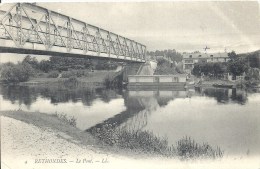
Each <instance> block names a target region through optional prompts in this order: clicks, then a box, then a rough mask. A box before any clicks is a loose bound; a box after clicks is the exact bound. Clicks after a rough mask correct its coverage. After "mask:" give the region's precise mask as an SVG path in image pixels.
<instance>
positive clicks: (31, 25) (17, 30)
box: [0, 3, 146, 62]
mask: <svg viewBox="0 0 260 169" xmlns="http://www.w3.org/2000/svg"><path fill="white" fill-rule="evenodd" d="M0 52H10V53H26V52H30V53H37V54H46V53H50V54H52V53H54V54H62V55H63V54H73V55H81V56H86V57H98V58H111V59H119V60H126V61H135V62H145V60H146V59H145V56H146V46H144V45H143V44H141V43H138V42H135V41H133V40H130V39H128V38H126V37H123V36H120V35H118V34H115V33H112V32H109V31H107V30H105V29H102V28H99V27H96V26H94V25H90V24H87V23H85V22H82V21H80V20H77V19H74V18H71V17H69V16H66V15H63V14H60V13H57V12H54V11H50V10H48V9H46V8H43V7H40V6H36V5H32V4H29V3H17V4H4V5H2V6H1V9H0Z"/></svg>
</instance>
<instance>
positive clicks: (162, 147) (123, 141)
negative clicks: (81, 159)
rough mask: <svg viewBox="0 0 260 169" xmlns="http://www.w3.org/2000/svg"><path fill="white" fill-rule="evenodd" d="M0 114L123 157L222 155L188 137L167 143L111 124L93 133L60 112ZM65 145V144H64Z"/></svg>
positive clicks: (219, 151) (211, 157)
mask: <svg viewBox="0 0 260 169" xmlns="http://www.w3.org/2000/svg"><path fill="white" fill-rule="evenodd" d="M0 114H1V116H5V117H10V118H13V119H16V120H19V121H22V122H25V123H27V124H30V125H33V126H36V127H39V128H40V129H43V130H50V129H51V130H52V131H54V133H64V134H65V135H63V134H59V137H61V138H62V139H65V140H67V141H69V142H71V143H77V145H79V146H87V147H89V146H90V147H91V149H92V150H95V151H101V152H103V153H107V152H109V153H111V154H116V155H123V156H131V157H132V156H135V157H136V158H139V157H142V158H147V157H167V158H169V157H172V158H176V159H182V160H183V159H184V160H189V159H208V158H209V159H215V158H221V157H222V156H223V152H222V150H220V148H216V149H215V148H213V147H211V146H210V145H209V144H206V143H204V144H202V145H200V144H197V143H196V142H195V141H194V140H192V139H190V138H187V137H186V138H183V139H181V140H179V141H178V142H177V143H176V145H169V144H168V141H167V138H160V137H158V136H156V135H154V134H153V133H152V132H149V131H128V130H124V129H120V128H118V129H113V128H111V126H110V125H107V126H104V127H103V128H99V129H98V128H96V129H95V130H93V131H92V132H90V133H89V132H82V131H81V130H79V129H77V128H76V127H75V126H76V119H75V118H73V117H67V116H65V115H63V114H57V113H53V114H52V115H49V114H45V113H39V112H24V111H7V112H0ZM64 146H66V145H64Z"/></svg>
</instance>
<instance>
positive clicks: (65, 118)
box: [54, 112, 77, 127]
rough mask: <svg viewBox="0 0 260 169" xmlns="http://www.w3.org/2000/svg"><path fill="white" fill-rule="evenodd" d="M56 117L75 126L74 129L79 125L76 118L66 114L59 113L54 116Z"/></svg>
mask: <svg viewBox="0 0 260 169" xmlns="http://www.w3.org/2000/svg"><path fill="white" fill-rule="evenodd" d="M54 115H55V116H56V117H58V118H59V119H60V120H61V121H63V122H65V123H67V124H69V125H71V126H73V127H76V125H77V122H76V118H75V117H74V116H71V117H70V116H67V115H66V114H64V113H60V114H58V113H57V112H55V114H54Z"/></svg>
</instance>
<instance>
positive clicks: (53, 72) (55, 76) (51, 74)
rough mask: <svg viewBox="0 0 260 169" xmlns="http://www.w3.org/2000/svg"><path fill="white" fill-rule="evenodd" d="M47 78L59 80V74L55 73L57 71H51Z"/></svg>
mask: <svg viewBox="0 0 260 169" xmlns="http://www.w3.org/2000/svg"><path fill="white" fill-rule="evenodd" d="M47 77H48V78H57V77H59V72H58V71H55V70H54V71H51V72H49V73H48V75H47Z"/></svg>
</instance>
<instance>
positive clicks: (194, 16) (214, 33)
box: [38, 1, 260, 52]
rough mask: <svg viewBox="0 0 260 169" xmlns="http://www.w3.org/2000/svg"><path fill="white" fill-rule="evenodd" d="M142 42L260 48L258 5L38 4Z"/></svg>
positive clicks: (181, 48) (152, 45)
mask: <svg viewBox="0 0 260 169" xmlns="http://www.w3.org/2000/svg"><path fill="white" fill-rule="evenodd" d="M38 5H40V6H44V7H47V8H49V9H52V10H55V11H60V12H61V13H64V14H66V15H69V16H72V17H75V18H78V19H80V20H82V21H85V22H88V23H90V24H93V25H96V26H100V27H102V28H105V29H107V30H110V31H112V32H115V33H118V34H120V35H123V36H126V37H129V38H132V39H134V40H136V41H140V42H141V43H144V44H145V45H146V46H147V47H148V50H155V49H168V48H170V49H177V50H178V51H194V50H202V48H203V47H205V46H206V45H208V46H209V47H210V48H211V51H224V48H225V47H226V48H227V50H235V51H237V52H247V51H253V50H257V49H260V2H259V1H258V2H257V1H250V2H245V1H244V2H243V1H237V2H223V1H219V2H191V1H188V2H187V1H186V2H178V1H177V2H136V3H129V2H128V3H127V2H124V3H52V4H50V3H45V4H44V3H38Z"/></svg>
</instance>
